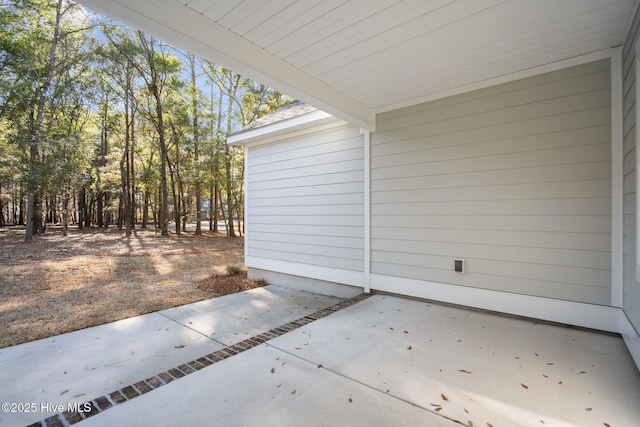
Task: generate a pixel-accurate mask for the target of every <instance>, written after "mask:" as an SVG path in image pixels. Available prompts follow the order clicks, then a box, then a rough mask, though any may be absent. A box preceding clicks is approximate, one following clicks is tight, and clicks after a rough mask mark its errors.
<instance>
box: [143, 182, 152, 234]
mask: <svg viewBox="0 0 640 427" xmlns="http://www.w3.org/2000/svg"><path fill="white" fill-rule="evenodd" d="M150 197H151V195H150V194H149V190H148V189H146V188H145V190H144V204H143V206H142V228H147V222H149V198H150Z"/></svg>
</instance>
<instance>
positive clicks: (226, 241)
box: [0, 228, 264, 348]
mask: <svg viewBox="0 0 640 427" xmlns="http://www.w3.org/2000/svg"><path fill="white" fill-rule="evenodd" d="M23 239H24V230H21V229H16V228H8V229H7V228H5V229H0V348H4V347H8V346H11V345H16V344H20V343H23V342H27V341H32V340H36V339H40V338H45V337H49V336H53V335H58V334H61V333H65V332H70V331H75V330H78V329H83V328H87V327H90V326H95V325H101V324H104V323H108V322H112V321H115V320H120V319H124V318H127V317H132V316H137V315H140V314H145V313H150V312H154V311H158V310H163V309H166V308H171V307H176V306H179V305H182V304H188V303H192V302H195V301H201V300H204V299H209V298H213V297H217V296H221V295H226V294H229V293H233V292H238V291H242V290H247V289H251V288H255V287H258V286H262V285H264V283H256V282H253V281H250V280H248V279H247V278H246V271H244V269H241V271H240V272H239V273H238V274H235V275H230V274H229V273H228V272H227V267H229V266H242V265H244V247H243V239H241V238H227V237H225V236H224V235H221V234H212V233H209V232H208V231H207V232H203V235H202V236H194V233H193V231H191V232H189V233H188V234H185V233H183V234H182V235H180V236H176V235H174V234H172V235H170V236H168V237H162V236H160V235H159V234H156V233H155V232H154V231H147V230H137V233H136V235H135V236H131V237H130V238H129V239H127V238H125V237H124V235H123V233H122V232H119V231H118V230H116V229H111V230H109V231H106V232H105V231H101V230H100V231H98V230H95V229H84V230H76V229H70V230H69V235H68V236H67V237H63V236H62V232H61V231H60V230H55V229H51V228H49V229H47V232H46V233H45V234H44V235H42V236H38V237H36V239H35V242H34V243H32V244H25V243H23ZM231 270H233V269H231Z"/></svg>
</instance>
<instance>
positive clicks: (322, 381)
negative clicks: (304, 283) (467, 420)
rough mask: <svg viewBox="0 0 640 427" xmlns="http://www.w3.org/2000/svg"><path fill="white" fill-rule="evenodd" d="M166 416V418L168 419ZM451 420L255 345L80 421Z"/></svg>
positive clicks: (440, 426) (437, 425) (438, 425)
mask: <svg viewBox="0 0 640 427" xmlns="http://www.w3.org/2000/svg"><path fill="white" fill-rule="evenodd" d="M168 420H169V421H168ZM167 423H168V424H171V425H185V426H195V425H221V426H296V427H297V426H331V427H333V426H382V425H386V426H401V425H407V426H415V425H429V426H434V427H445V426H452V425H453V423H451V422H450V421H448V420H446V419H444V418H441V417H439V416H437V415H434V414H431V413H428V412H426V411H423V410H421V409H419V408H417V407H415V406H413V405H410V404H408V403H406V402H403V401H401V400H399V399H395V398H393V397H390V396H385V395H384V393H381V392H380V391H377V390H374V389H372V388H370V387H368V386H366V385H364V384H360V383H357V382H354V381H352V380H350V379H348V378H344V377H342V376H340V375H336V374H335V373H333V372H331V371H329V370H327V369H325V368H321V367H320V368H319V367H318V366H317V365H315V364H312V363H309V362H307V361H305V360H303V359H300V358H298V357H296V356H292V355H290V354H287V353H285V352H282V351H280V350H277V349H274V348H272V347H270V346H269V345H268V344H263V345H261V346H258V347H255V348H254V349H252V350H250V351H247V352H245V353H242V354H239V355H237V356H234V357H232V358H230V359H226V360H224V361H222V362H219V363H217V364H215V365H213V366H210V367H208V368H205V369H203V370H202V371H199V372H198V373H197V374H194V375H190V376H189V377H186V378H184V379H181V380H180V381H177V382H175V383H171V384H169V385H167V386H165V387H162V388H160V389H158V390H155V391H153V392H151V393H149V394H146V395H144V396H141V397H139V398H136V399H135V400H132V401H130V402H127V403H124V404H122V405H119V406H117V407H115V408H112V409H109V410H107V411H105V412H103V413H101V414H99V415H96V416H94V417H91V418H89V419H87V420H85V421H82V423H81V425H82V426H83V427H91V426H114V425H135V426H159V425H167Z"/></svg>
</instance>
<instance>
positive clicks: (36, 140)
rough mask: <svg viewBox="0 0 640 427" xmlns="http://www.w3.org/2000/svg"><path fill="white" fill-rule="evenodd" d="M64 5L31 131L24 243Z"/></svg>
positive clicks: (30, 226)
mask: <svg viewBox="0 0 640 427" xmlns="http://www.w3.org/2000/svg"><path fill="white" fill-rule="evenodd" d="M62 4H63V0H58V3H57V5H56V22H55V26H54V29H53V39H52V40H51V48H50V49H49V61H48V64H47V69H46V72H45V74H44V77H43V80H42V83H41V84H40V86H39V88H38V93H37V95H36V96H37V100H38V106H37V112H36V117H35V122H34V123H33V128H32V131H31V141H30V143H29V179H28V181H27V193H28V206H27V227H26V232H25V235H24V241H25V242H27V243H31V242H33V234H34V231H37V230H34V221H39V220H37V219H36V218H37V215H36V212H35V210H36V187H37V170H36V169H37V167H36V163H37V160H38V151H39V146H40V128H41V126H42V122H43V120H44V107H45V102H46V97H47V92H48V91H49V87H50V86H51V81H52V80H53V72H54V67H55V63H56V47H57V45H58V38H59V37H60V20H61V18H62V13H63V12H62Z"/></svg>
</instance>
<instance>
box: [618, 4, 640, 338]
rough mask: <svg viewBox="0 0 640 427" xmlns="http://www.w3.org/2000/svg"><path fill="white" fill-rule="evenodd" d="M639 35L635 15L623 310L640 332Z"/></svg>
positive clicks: (625, 62) (625, 88) (627, 117)
mask: <svg viewBox="0 0 640 427" xmlns="http://www.w3.org/2000/svg"><path fill="white" fill-rule="evenodd" d="M638 37H640V15H638V14H637V13H636V16H635V18H634V21H633V25H632V26H631V30H630V32H629V36H628V39H627V41H626V42H625V44H624V48H623V50H622V77H623V85H622V95H623V107H622V108H623V110H622V114H623V138H624V162H623V173H624V181H623V187H624V201H623V203H624V211H623V212H624V258H623V260H624V264H623V266H624V267H623V268H624V270H623V279H624V282H623V286H624V311H625V313H626V315H627V317H628V318H629V320H630V321H631V323H633V325H634V326H635V328H636V330H638V331H640V283H638V282H637V281H636V244H637V243H636V242H637V240H636V239H637V236H636V220H637V217H636V173H637V171H636V126H637V123H636V108H637V100H636V95H635V92H636V84H637V82H636V66H635V64H636V55H635V43H636V42H637V40H638Z"/></svg>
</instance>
